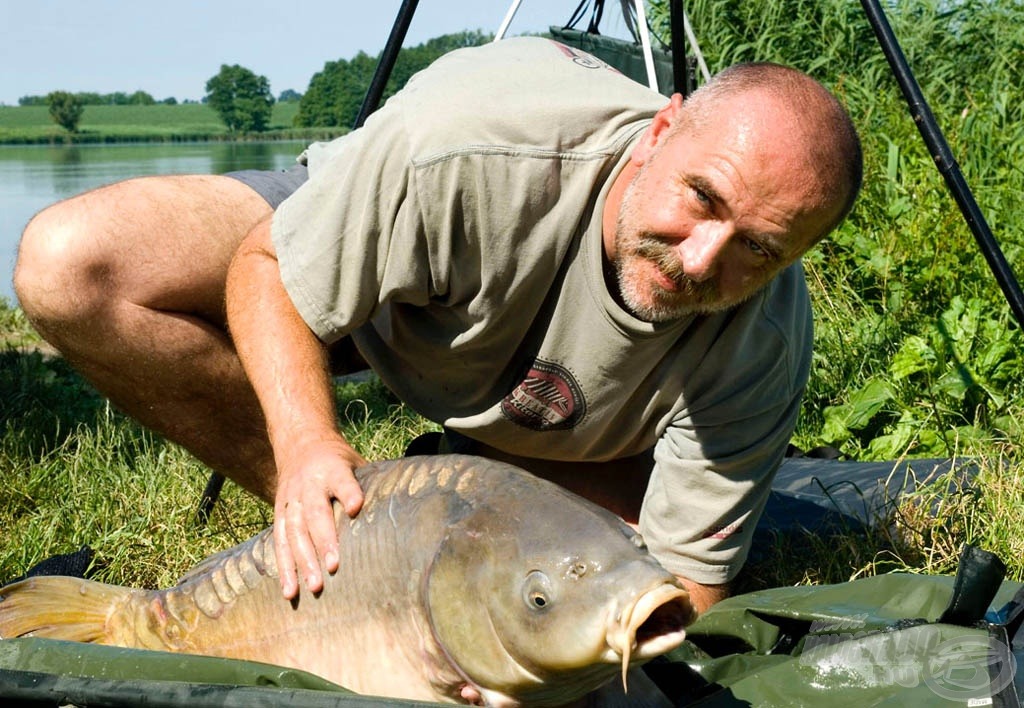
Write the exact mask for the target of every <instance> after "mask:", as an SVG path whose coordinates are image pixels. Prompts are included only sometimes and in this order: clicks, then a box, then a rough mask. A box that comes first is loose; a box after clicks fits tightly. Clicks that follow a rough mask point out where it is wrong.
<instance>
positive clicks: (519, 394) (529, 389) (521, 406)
mask: <svg viewBox="0 0 1024 708" xmlns="http://www.w3.org/2000/svg"><path fill="white" fill-rule="evenodd" d="M586 408H587V405H586V402H585V401H584V400H583V394H582V392H581V391H580V387H579V384H577V383H576V379H575V378H573V375H572V374H571V373H569V371H568V369H566V368H565V367H564V366H559V365H558V364H554V363H552V362H549V361H543V360H541V359H535V360H534V362H533V365H532V366H531V367H530V370H529V371H527V372H526V376H524V377H523V380H522V381H520V382H519V385H518V386H516V387H515V388H514V389H512V392H511V393H510V394H508V395H507V396H505V398H504V399H502V401H501V412H502V414H503V415H504V416H505V417H506V418H508V419H509V420H511V421H512V422H513V423H515V424H517V425H521V426H523V427H524V428H530V429H531V430H565V429H567V428H572V427H575V425H576V424H577V423H578V422H579V421H580V419H581V418H582V417H583V414H584V413H585V412H586Z"/></svg>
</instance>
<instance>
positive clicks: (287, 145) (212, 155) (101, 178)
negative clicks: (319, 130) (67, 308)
mask: <svg viewBox="0 0 1024 708" xmlns="http://www.w3.org/2000/svg"><path fill="white" fill-rule="evenodd" d="M304 148H305V144H304V143H303V142H270V143H259V142H244V143H229V142H224V143H134V144H118V145H30V146H22V145H0V297H6V298H7V299H8V300H9V301H11V302H14V291H13V288H12V287H11V277H12V276H13V274H14V258H15V253H16V249H17V244H18V240H19V239H20V237H21V232H22V230H23V229H24V228H25V225H26V224H27V223H28V221H29V219H31V218H32V216H33V215H34V214H35V213H36V212H38V211H39V210H40V209H43V208H44V207H46V206H48V205H50V204H53V203H55V202H57V201H60V200H61V199H66V198H67V197H70V196H73V195H75V194H80V193H81V192H84V191H87V190H89V189H94V188H96V187H99V186H102V185H105V184H111V183H113V182H118V181H121V180H123V179H128V178H130V177H139V176H143V175H160V174H222V173H224V172H230V171H232V170H242V169H262V170H278V169H286V168H287V167H290V166H291V165H293V164H294V162H295V156H296V155H298V154H299V153H300V152H301V151H302V150H303V149H304Z"/></svg>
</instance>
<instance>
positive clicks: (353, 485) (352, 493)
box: [331, 477, 363, 517]
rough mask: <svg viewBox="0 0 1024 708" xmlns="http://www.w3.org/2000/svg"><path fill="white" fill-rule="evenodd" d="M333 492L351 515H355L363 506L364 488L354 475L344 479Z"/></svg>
mask: <svg viewBox="0 0 1024 708" xmlns="http://www.w3.org/2000/svg"><path fill="white" fill-rule="evenodd" d="M331 492H332V493H333V494H334V498H335V499H337V500H338V501H340V502H341V506H342V507H343V508H344V509H345V513H346V514H348V515H349V516H350V517H355V515H356V514H358V513H359V510H360V509H362V508H363V488H362V487H360V486H359V482H357V481H356V479H355V478H354V477H350V478H348V479H345V480H343V481H342V482H340V483H339V484H337V485H336V486H335V488H334V489H333V490H331Z"/></svg>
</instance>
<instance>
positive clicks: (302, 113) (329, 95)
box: [18, 31, 492, 133]
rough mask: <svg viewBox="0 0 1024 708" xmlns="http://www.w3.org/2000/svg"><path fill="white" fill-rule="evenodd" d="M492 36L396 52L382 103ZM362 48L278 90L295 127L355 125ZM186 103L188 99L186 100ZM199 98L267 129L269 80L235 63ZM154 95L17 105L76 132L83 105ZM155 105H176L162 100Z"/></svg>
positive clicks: (363, 74) (72, 96)
mask: <svg viewBox="0 0 1024 708" xmlns="http://www.w3.org/2000/svg"><path fill="white" fill-rule="evenodd" d="M491 39H492V37H491V36H490V35H487V34H484V33H482V32H479V31H474V32H469V31H466V32H459V33H456V34H446V35H442V36H440V37H436V38H434V39H431V40H429V41H427V42H425V43H423V44H420V45H417V46H415V47H407V48H403V49H401V50H400V51H399V54H398V58H397V60H396V62H395V66H394V69H393V70H392V71H391V75H390V77H389V79H388V82H387V84H386V86H385V89H384V93H383V96H382V101H383V100H387V98H389V97H390V96H392V95H393V94H395V93H396V92H397V91H398V90H399V89H401V88H402V87H403V86H405V83H406V82H407V81H408V80H409V79H410V78H411V77H412V75H413V74H415V73H416V72H418V71H420V70H421V69H424V68H426V67H427V66H428V65H429V64H431V63H432V62H433V61H434V60H435V59H437V58H438V57H440V56H441V55H443V54H447V53H448V52H450V51H453V50H455V49H461V48H463V47H475V46H478V45H481V44H485V43H487V42H489V41H491ZM379 58H380V57H379V55H378V56H377V57H371V56H370V55H368V54H366V53H365V52H359V54H357V55H356V56H354V57H353V58H352V59H339V60H338V61H332V62H327V63H326V64H325V65H324V68H323V70H322V71H320V72H318V73H317V74H315V75H314V76H313V78H312V79H311V80H310V83H309V88H308V89H307V91H306V93H305V94H300V93H298V92H297V91H295V90H293V89H287V90H285V91H282V92H281V95H280V98H279V99H278V100H280V101H298V102H299V111H298V114H297V116H296V118H295V125H296V126H297V127H309V128H314V127H350V126H352V125H353V124H354V123H355V120H356V116H357V115H358V114H359V109H360V108H361V107H362V104H363V100H364V99H365V97H366V93H367V90H368V89H369V87H370V83H371V81H372V79H373V75H374V72H375V71H376V69H377V63H378V61H379ZM188 102H189V101H186V103H188ZM202 102H203V103H205V104H207V105H209V106H210V107H211V108H213V109H214V110H215V111H216V112H217V114H218V115H219V116H220V118H221V120H223V121H224V124H225V125H226V126H227V128H228V130H229V131H230V132H232V133H260V132H264V131H266V130H268V129H269V128H270V118H271V111H272V109H273V106H274V96H273V94H271V92H270V82H269V81H268V80H267V77H265V76H259V75H257V74H255V73H253V72H252V71H251V70H249V69H246V68H245V67H243V66H239V65H238V64H234V65H227V64H223V65H221V67H220V71H219V72H218V73H217V74H216V75H215V76H213V77H211V78H210V79H209V80H208V81H207V82H206V95H205V96H203V99H202ZM156 103H157V101H156V99H154V98H153V96H152V95H151V94H149V93H147V92H145V91H135V92H134V93H125V92H122V91H118V92H115V93H96V92H79V93H70V92H67V91H53V92H51V93H49V94H47V95H46V96H23V97H21V98H20V99H18V105H21V106H49V108H50V115H51V116H52V117H53V120H54V122H55V123H57V124H58V125H60V126H62V127H63V128H64V129H65V130H67V131H68V132H69V133H75V132H77V130H78V123H79V121H80V120H81V117H82V112H83V110H84V107H85V106H109V105H113V106H119V105H126V106H132V105H143V106H147V105H154V104H156ZM159 103H164V104H169V105H175V104H177V103H178V101H177V100H176V99H174V98H166V99H164V100H163V101H160V102H159Z"/></svg>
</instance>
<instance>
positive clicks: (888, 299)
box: [0, 0, 1024, 589]
mask: <svg viewBox="0 0 1024 708" xmlns="http://www.w3.org/2000/svg"><path fill="white" fill-rule="evenodd" d="M652 5H654V7H653V9H652V12H651V17H652V18H653V21H654V22H655V23H657V22H663V21H664V20H665V18H666V16H667V15H666V13H665V11H664V6H663V5H662V6H661V7H660V8H659V7H658V6H659V2H653V3H652ZM885 5H886V8H887V12H888V15H889V18H890V21H891V22H892V24H893V27H894V29H895V32H896V34H897V36H898V37H899V38H900V42H901V44H902V46H903V49H904V51H905V53H906V54H907V56H908V58H909V61H910V62H911V65H912V67H913V69H914V71H915V74H916V76H917V78H918V80H919V82H920V83H921V86H922V90H923V91H924V94H925V96H926V97H927V98H928V100H929V102H930V104H931V106H932V109H933V111H934V112H935V114H936V115H937V117H938V119H939V122H940V125H941V127H942V129H943V131H944V133H945V135H946V137H947V139H948V140H949V142H950V145H951V147H952V149H953V152H954V154H955V155H956V157H957V159H958V161H959V163H960V165H961V167H962V169H963V172H964V174H965V176H966V178H967V181H968V183H970V184H971V185H972V187H973V189H974V194H975V197H976V199H977V201H978V202H979V204H980V206H981V207H982V210H983V212H984V213H985V215H986V217H987V219H988V221H989V224H990V225H991V226H992V228H993V231H994V232H995V234H996V237H997V239H999V240H1000V242H1001V244H1002V248H1003V250H1004V252H1005V254H1006V256H1007V259H1008V261H1009V262H1010V263H1011V265H1013V266H1014V267H1015V268H1016V269H1017V270H1018V272H1020V270H1021V268H1022V265H1024V236H1022V235H1021V229H1022V227H1024V207H1022V205H1021V200H1020V195H1021V194H1022V193H1024V171H1022V168H1021V165H1024V103H1022V102H1021V101H1020V100H1019V97H1020V96H1022V95H1024V74H1022V73H1021V72H1020V71H1019V67H1020V66H1021V65H1024V5H1022V4H1021V3H1019V2H1016V1H1015V0H991V1H989V0H961V1H955V0H954V1H950V0H943V1H941V2H939V1H937V0H891V1H890V2H887V3H885ZM687 11H688V13H689V14H690V19H691V21H692V24H693V26H694V28H695V30H696V32H697V34H698V36H699V37H700V38H701V46H702V50H703V52H704V54H705V56H706V58H707V59H708V61H709V63H710V64H711V65H712V67H713V69H719V68H721V67H724V66H726V65H728V64H731V63H734V62H736V61H746V60H768V61H778V62H782V63H787V64H791V65H794V66H796V67H798V68H801V69H803V70H805V71H808V72H810V73H811V74H812V75H814V76H815V77H816V78H818V79H820V80H821V81H822V82H824V83H825V84H826V85H828V86H829V87H830V88H832V89H833V90H834V91H835V92H836V94H837V95H839V96H840V97H841V98H842V100H843V101H844V102H845V103H846V105H847V106H848V107H849V109H850V112H851V114H852V116H853V118H854V120H855V122H856V124H857V126H858V128H859V130H860V133H861V137H862V140H863V143H864V153H865V160H866V169H865V182H864V189H863V192H862V195H861V198H860V200H859V202H858V204H857V206H856V207H855V209H854V211H853V213H852V214H851V216H850V218H849V219H848V220H847V221H846V223H844V224H843V225H842V226H841V228H840V229H839V230H838V231H837V232H836V233H835V234H834V235H833V236H832V237H831V238H829V239H828V240H827V241H826V242H824V243H823V244H821V245H820V246H819V247H817V248H816V249H815V250H814V251H812V252H811V253H810V254H809V255H808V256H807V258H806V259H805V268H806V271H807V278H808V283H809V285H810V288H811V292H812V299H813V304H814V309H815V317H816V337H815V355H814V360H813V370H812V374H811V380H810V384H809V387H808V390H807V394H806V396H805V401H804V406H803V410H802V414H801V418H800V422H799V425H798V429H797V434H796V438H795V442H796V443H797V445H799V446H800V447H802V448H804V449H809V448H813V447H817V446H820V445H829V446H833V447H836V448H838V449H839V450H840V451H841V452H842V453H843V454H844V456H845V457H846V458H848V459H855V460H893V461H899V460H903V459H907V458H922V457H923V458H927V457H941V458H956V459H961V458H967V459H969V460H970V461H971V462H972V464H973V465H974V466H975V469H976V470H977V474H975V475H972V476H970V477H969V478H959V477H958V478H955V479H954V478H948V479H938V480H923V481H924V482H927V483H925V484H922V485H921V486H920V487H919V488H918V489H917V490H916V491H915V492H913V493H912V494H911V495H909V496H908V497H906V498H905V499H904V500H903V502H902V503H901V504H899V505H895V506H894V507H893V508H891V509H889V510H887V513H886V516H885V518H883V519H881V520H880V521H879V523H878V524H876V525H875V527H874V528H873V529H872V530H871V531H870V532H869V533H868V534H864V533H859V532H853V531H851V532H849V533H840V534H837V535H833V536H829V537H827V538H823V537H818V536H813V535H810V534H805V535H796V536H791V537H785V538H782V537H780V538H778V539H777V541H776V543H775V544H773V545H772V547H771V548H769V549H766V554H767V555H766V558H765V559H764V560H761V561H759V562H758V563H757V564H755V565H754V566H752V567H750V568H749V569H748V571H747V572H746V574H745V576H744V580H743V582H742V583H741V584H740V589H745V588H747V589H749V588H754V587H766V586H775V585H784V584H790V583H794V582H837V581H844V580H848V579H850V578H852V577H857V576H862V575H868V574H873V573H878V572H887V571H891V570H914V571H926V572H938V573H947V572H952V570H953V569H954V568H955V564H956V559H957V558H958V556H959V553H960V550H961V548H962V546H963V544H964V543H968V542H971V543H976V544H979V545H981V546H982V547H984V548H986V549H988V550H991V551H993V552H996V553H997V554H999V555H1000V556H1001V557H1002V558H1003V560H1004V561H1006V562H1007V564H1008V565H1009V566H1010V576H1011V577H1013V578H1016V579H1018V580H1024V567H1022V563H1024V560H1022V559H1024V554H1022V553H1021V543H1022V541H1021V539H1022V538H1024V498H1022V497H1024V491H1021V490H1022V489H1024V485H1022V484H1021V481H1022V480H1021V475H1022V471H1021V465H1020V442H1021V437H1022V431H1024V408H1022V406H1024V403H1022V401H1024V396H1022V393H1024V391H1022V386H1024V346H1022V344H1024V341H1022V337H1021V332H1020V328H1019V327H1018V325H1017V323H1016V322H1015V321H1014V320H1013V318H1012V317H1011V315H1010V314H1009V311H1008V307H1007V305H1006V302H1005V300H1004V298H1003V296H1002V294H1001V292H1000V291H999V289H998V287H997V286H996V284H995V281H994V278H993V277H992V275H991V273H990V272H989V269H988V266H987V264H986V261H985V259H984V257H983V256H982V254H981V252H980V250H979V248H978V246H977V245H976V244H975V242H974V239H973V237H972V235H971V233H970V231H969V229H968V227H967V226H966V225H965V223H964V220H963V218H962V217H961V215H960V213H959V211H958V210H957V209H956V207H955V204H954V203H953V200H952V199H951V198H950V196H949V194H948V192H947V190H946V188H945V186H944V184H943V180H942V178H941V176H940V175H939V174H938V172H937V170H936V169H935V166H934V164H933V161H932V159H931V157H930V156H929V155H928V154H927V151H926V150H925V148H924V145H923V143H922V140H921V138H920V136H919V134H918V132H917V129H916V127H915V125H914V122H913V120H912V119H911V118H910V115H909V112H908V110H907V107H906V105H905V103H904V102H903V99H902V97H901V95H900V93H899V90H898V88H897V86H896V83H895V81H894V79H893V78H892V75H891V71H890V69H889V67H888V65H887V64H886V62H885V59H884V57H883V56H882V54H881V51H880V50H879V48H878V46H877V43H876V41H875V39H874V36H873V34H872V32H871V30H870V28H869V27H868V24H867V21H866V19H865V18H864V17H863V13H862V10H861V8H860V5H859V4H858V3H857V2H855V1H853V0H692V1H691V2H689V3H687ZM0 327H2V328H3V341H4V342H7V344H3V345H0V346H5V347H6V352H5V353H4V354H3V356H2V357H0V435H2V437H0V470H2V472H3V475H4V483H5V489H6V490H8V491H7V493H6V494H5V495H3V496H2V498H0V527H2V528H4V529H6V533H5V539H6V540H7V542H6V543H4V544H0V579H3V578H9V577H13V576H16V575H19V574H21V573H23V572H24V571H25V570H26V569H27V568H28V567H29V566H30V565H31V564H33V563H35V562H38V561H39V560H41V559H43V558H45V557H47V556H49V555H51V554H54V553H64V552H68V551H72V550H75V549H76V548H77V547H78V546H80V545H81V544H89V545H91V546H92V547H93V548H95V549H96V550H97V554H98V556H99V557H100V558H102V559H103V562H104V564H105V565H104V567H103V568H102V569H101V577H103V578H106V579H109V580H113V581H116V582H127V583H131V584H135V585H153V584H166V583H168V582H171V581H173V579H174V578H175V577H176V576H177V575H178V574H180V573H181V572H182V571H183V570H185V569H186V568H187V567H188V566H190V565H191V564H192V563H193V562H194V561H195V560H197V559H199V558H200V557H203V556H205V555H207V554H208V553H210V552H212V551H214V550H217V549H220V548H223V547H225V546H228V545H230V544H231V543H234V542H236V541H238V540H240V539H242V538H245V537H247V536H249V535H251V533H253V532H254V531H255V530H256V529H258V528H260V527H262V526H263V525H265V524H266V523H268V522H269V513H270V512H269V508H268V507H266V506H265V505H263V504H262V503H259V502H256V501H254V500H252V499H251V498H249V497H247V496H245V495H244V494H241V493H240V492H238V491H237V489H236V488H234V487H233V486H232V485H230V484H229V485H227V486H226V487H225V493H224V498H223V499H222V501H221V502H219V503H218V505H217V507H216V509H215V512H214V515H213V517H212V518H211V520H210V522H209V524H207V525H206V526H200V525H197V524H195V523H193V517H194V513H195V507H196V504H197V502H198V499H199V496H200V492H201V490H202V487H203V484H204V482H205V479H206V477H207V475H208V471H207V470H205V469H204V468H202V466H201V465H199V464H198V463H196V462H195V461H193V460H192V459H191V458H190V457H189V456H188V455H186V454H185V453H183V452H182V451H180V450H179V449H177V448H176V447H174V446H173V445H169V444H167V443H165V442H163V441H161V440H159V439H158V438H155V437H153V436H152V435H150V434H148V433H146V432H145V431H142V430H141V429H139V428H138V427H137V426H135V425H134V424H133V423H132V422H131V421H129V420H126V419H124V418H123V417H121V416H120V415H118V414H117V413H116V412H115V411H113V410H111V409H110V408H109V406H108V405H107V404H106V402H105V401H104V400H103V399H102V398H101V397H99V396H97V395H96V394H95V393H93V392H91V390H90V389H89V388H88V387H87V386H86V385H85V384H83V383H82V382H81V381H80V380H79V379H78V378H77V377H76V375H75V374H74V373H73V372H71V371H70V370H69V369H68V368H67V367H66V366H64V365H63V364H62V363H61V362H60V360H59V359H54V358H50V357H46V356H44V355H42V354H39V353H32V352H31V351H28V352H26V351H25V347H26V346H28V347H30V348H31V346H32V345H33V341H37V340H34V338H33V335H32V334H31V332H30V331H29V329H28V327H27V325H26V323H25V322H24V319H23V318H22V317H21V316H20V315H19V313H18V312H17V311H16V310H12V309H10V308H7V309H3V308H0ZM339 397H340V400H341V405H340V407H339V409H340V411H341V415H342V418H343V423H344V425H345V426H346V427H345V430H346V434H347V435H349V436H350V439H352V440H353V442H354V443H355V445H356V447H357V448H359V449H360V451H361V452H362V453H363V454H364V455H366V456H367V457H370V458H380V457H394V456H397V455H398V454H400V453H401V451H402V450H403V449H404V445H405V443H406V442H407V441H408V440H409V439H411V438H412V437H413V436H414V435H415V434H417V433H418V432H421V431H423V430H426V429H429V428H431V426H430V425H429V424H427V423H425V422H424V421H422V420H421V419H419V418H417V417H416V416H414V415H413V414H411V413H410V412H409V411H408V410H407V409H404V408H403V407H402V406H400V405H399V404H398V403H397V402H396V401H394V399H392V398H391V397H390V395H389V394H388V393H387V391H385V390H384V389H383V388H382V387H380V385H379V384H376V383H374V382H372V381H371V382H367V383H361V384H347V385H346V386H345V387H344V388H343V389H341V390H339Z"/></svg>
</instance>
